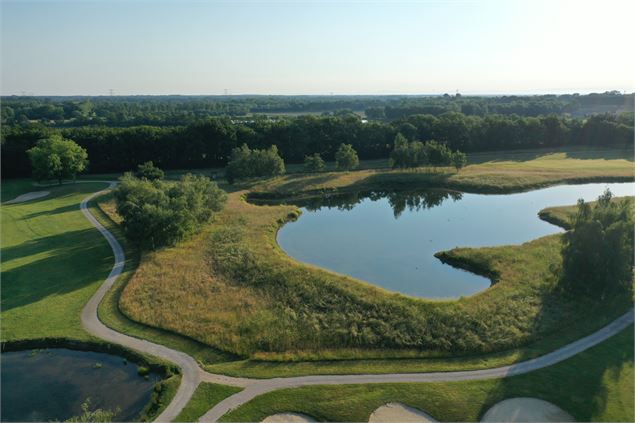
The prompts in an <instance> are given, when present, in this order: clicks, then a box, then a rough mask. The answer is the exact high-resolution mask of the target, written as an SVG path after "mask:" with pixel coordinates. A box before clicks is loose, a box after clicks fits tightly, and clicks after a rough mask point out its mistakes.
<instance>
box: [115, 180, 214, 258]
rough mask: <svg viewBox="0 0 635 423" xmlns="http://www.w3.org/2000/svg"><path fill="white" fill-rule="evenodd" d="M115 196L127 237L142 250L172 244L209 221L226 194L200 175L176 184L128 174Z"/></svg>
mask: <svg viewBox="0 0 635 423" xmlns="http://www.w3.org/2000/svg"><path fill="white" fill-rule="evenodd" d="M120 181H121V182H120V184H119V186H118V187H117V189H116V190H115V193H114V196H115V200H116V202H117V212H118V213H119V214H120V215H121V217H122V219H123V223H122V226H123V229H124V231H125V233H126V236H127V237H128V238H130V239H131V240H132V241H134V242H136V243H137V244H138V245H139V246H140V247H141V248H147V249H156V248H159V247H162V246H167V245H174V244H175V243H177V242H178V241H181V240H183V239H184V238H186V237H187V236H189V235H191V234H192V233H194V232H195V231H196V230H197V229H198V228H199V227H200V226H201V225H202V224H203V223H206V222H208V221H209V220H210V219H211V218H212V216H213V214H214V212H217V211H220V210H221V209H222V207H223V204H224V203H225V198H226V195H225V192H224V191H223V190H221V189H220V188H218V185H216V183H215V182H213V181H211V180H210V179H208V178H206V177H203V176H193V175H190V174H187V175H185V176H183V177H181V179H180V180H179V181H177V182H167V181H162V180H154V181H150V180H148V179H139V178H135V177H134V176H132V174H130V173H128V174H126V175H124V176H123V177H122V178H121V179H120Z"/></svg>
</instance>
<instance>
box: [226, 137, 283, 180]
mask: <svg viewBox="0 0 635 423" xmlns="http://www.w3.org/2000/svg"><path fill="white" fill-rule="evenodd" d="M284 172H285V168H284V161H283V160H282V158H281V157H280V155H279V154H278V147H276V146H275V145H272V146H271V147H269V148H268V149H263V150H257V149H253V150H252V149H250V148H249V147H248V146H247V144H243V145H242V146H241V147H239V148H234V149H233V150H232V153H231V157H230V158H229V162H228V163H227V167H226V168H225V176H226V177H227V180H228V181H229V183H233V182H234V181H235V180H236V179H242V178H254V177H263V176H276V175H282V174H283V173H284Z"/></svg>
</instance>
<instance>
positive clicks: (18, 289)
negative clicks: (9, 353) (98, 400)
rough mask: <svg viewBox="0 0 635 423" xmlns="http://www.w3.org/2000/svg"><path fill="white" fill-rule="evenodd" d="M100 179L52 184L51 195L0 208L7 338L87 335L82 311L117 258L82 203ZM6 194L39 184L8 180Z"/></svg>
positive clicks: (3, 338) (96, 186) (3, 328)
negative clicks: (92, 224)
mask: <svg viewBox="0 0 635 423" xmlns="http://www.w3.org/2000/svg"><path fill="white" fill-rule="evenodd" d="M105 187H106V185H105V184H102V183H94V184H93V183H82V184H77V185H64V186H61V187H47V188H46V190H48V191H51V194H50V196H48V197H45V198H42V199H38V200H33V201H29V202H26V203H21V204H10V205H3V206H2V340H3V341H5V340H15V339H36V338H46V337H69V338H75V339H87V338H89V336H88V335H87V334H86V333H85V332H84V330H83V329H82V328H81V325H80V321H79V316H80V312H81V309H82V308H83V306H84V304H85V303H86V302H87V301H88V299H89V298H90V297H91V295H92V294H93V293H94V292H95V290H96V289H97V287H98V286H99V284H100V283H101V282H103V280H104V279H105V278H106V276H108V273H109V272H110V268H111V267H112V264H113V258H112V252H111V250H110V247H109V246H108V243H107V242H106V240H105V239H104V238H103V237H102V236H101V235H100V234H99V232H97V231H96V230H95V229H94V228H93V227H92V226H91V224H90V223H89V222H88V220H86V218H85V217H84V216H83V214H82V213H81V211H80V210H79V203H80V202H81V200H82V199H83V198H84V197H85V196H87V195H88V194H89V193H91V192H94V191H97V190H99V189H103V188H105ZM2 188H3V196H4V194H5V193H8V192H10V193H11V196H12V197H14V196H15V195H17V194H19V193H23V192H28V191H36V190H42V189H43V188H36V187H33V186H30V187H29V188H27V186H26V185H25V183H24V181H16V182H13V181H3V183H2Z"/></svg>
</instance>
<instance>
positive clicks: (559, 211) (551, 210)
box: [538, 197, 634, 229]
mask: <svg viewBox="0 0 635 423" xmlns="http://www.w3.org/2000/svg"><path fill="white" fill-rule="evenodd" d="M624 200H626V201H630V203H631V207H632V204H633V201H634V197H615V198H612V199H611V201H613V202H616V201H624ZM595 203H596V202H595V201H592V202H590V204H591V205H592V206H594V205H595ZM577 212H578V206H577V205H570V206H560V207H547V208H546V209H543V210H541V211H540V213H539V214H538V215H539V216H540V218H541V219H543V220H545V221H547V222H549V223H552V224H554V225H558V226H561V227H563V228H565V229H570V228H571V226H572V225H571V223H572V220H573V218H574V217H575V215H576V213H577Z"/></svg>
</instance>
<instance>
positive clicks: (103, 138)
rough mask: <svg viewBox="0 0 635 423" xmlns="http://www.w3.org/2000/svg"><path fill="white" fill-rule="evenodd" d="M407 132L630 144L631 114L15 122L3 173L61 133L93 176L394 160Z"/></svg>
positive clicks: (421, 136) (473, 143)
mask: <svg viewBox="0 0 635 423" xmlns="http://www.w3.org/2000/svg"><path fill="white" fill-rule="evenodd" d="M398 133H401V134H402V135H403V136H404V138H405V139H406V140H407V141H408V142H413V141H429V140H436V141H437V142H439V143H440V144H442V145H445V146H447V148H449V149H451V150H460V151H463V152H473V151H487V150H502V149H520V148H536V147H561V146H572V145H590V146H617V147H625V146H631V145H632V140H633V134H634V131H633V114H632V113H630V114H622V115H617V116H616V115H613V114H603V115H596V116H592V117H589V118H585V119H573V118H566V117H562V116H556V115H549V116H539V117H522V116H518V115H487V116H483V117H481V116H468V115H465V114H462V113H457V112H450V113H444V114H442V115H439V116H434V115H412V116H408V117H406V118H403V119H399V120H396V121H393V122H379V121H377V122H375V121H371V122H365V121H363V120H362V119H360V118H359V117H358V116H355V115H350V114H348V115H342V116H323V117H321V116H301V117H297V118H284V119H277V120H271V119H267V118H255V119H246V120H238V119H230V118H227V117H224V118H207V119H202V120H199V121H197V122H195V123H191V124H189V125H182V126H135V127H127V128H114V127H103V126H99V127H92V126H84V127H79V128H52V127H47V126H44V125H14V126H7V127H3V131H2V176H3V177H16V176H28V175H29V174H30V163H29V158H28V156H27V153H26V152H27V150H29V149H30V148H32V147H34V146H35V144H36V142H37V141H38V140H40V139H43V138H50V137H51V136H52V135H55V134H58V135H61V136H63V137H64V138H67V139H72V140H74V141H75V142H77V144H79V145H80V146H81V147H83V148H84V149H86V150H87V152H88V155H89V157H90V158H91V163H90V166H89V168H88V171H89V172H90V173H107V172H122V171H128V170H131V169H134V168H136V166H137V165H138V164H140V163H144V162H147V161H153V162H154V163H155V164H157V165H158V166H160V167H161V168H163V169H193V168H206V167H222V166H225V165H226V164H227V162H228V160H229V158H230V155H231V154H232V150H233V149H235V148H237V147H240V146H242V145H246V146H247V147H249V148H250V149H259V150H262V149H268V148H270V147H271V146H273V145H275V146H276V147H277V149H278V152H279V154H280V156H281V157H282V158H283V160H284V161H285V162H286V163H302V162H303V161H304V160H305V157H307V156H311V155H313V154H315V153H317V154H319V155H320V156H321V158H322V159H323V160H327V161H333V160H335V154H336V152H337V150H338V148H339V147H340V145H341V144H347V145H351V146H352V148H354V149H355V151H356V152H357V154H358V156H359V159H362V160H366V159H382V158H388V157H389V154H390V152H391V151H392V150H393V146H394V139H395V137H396V135H397V134H398Z"/></svg>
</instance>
